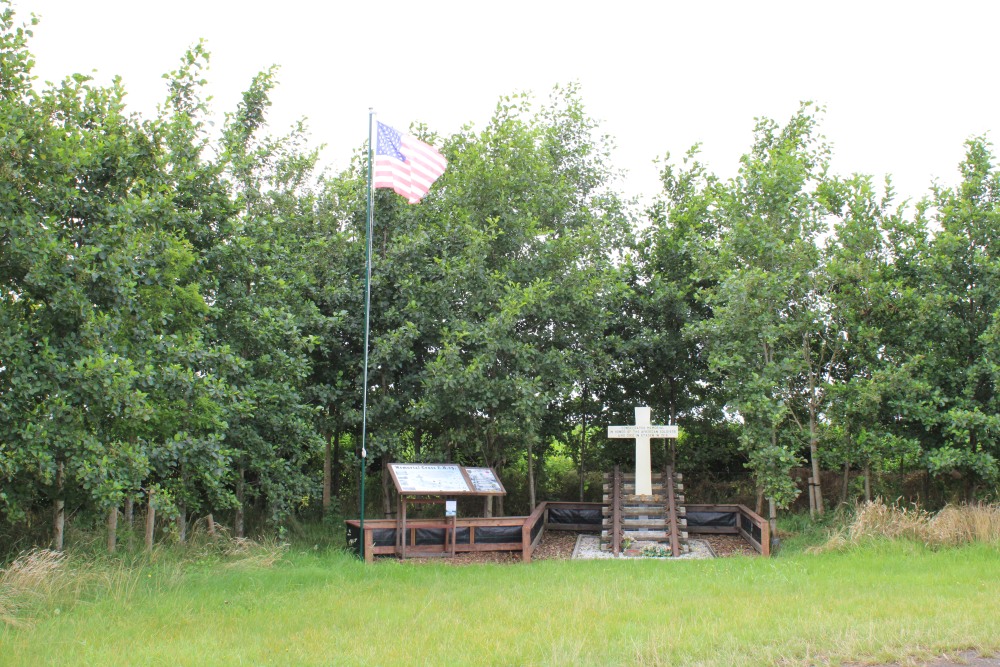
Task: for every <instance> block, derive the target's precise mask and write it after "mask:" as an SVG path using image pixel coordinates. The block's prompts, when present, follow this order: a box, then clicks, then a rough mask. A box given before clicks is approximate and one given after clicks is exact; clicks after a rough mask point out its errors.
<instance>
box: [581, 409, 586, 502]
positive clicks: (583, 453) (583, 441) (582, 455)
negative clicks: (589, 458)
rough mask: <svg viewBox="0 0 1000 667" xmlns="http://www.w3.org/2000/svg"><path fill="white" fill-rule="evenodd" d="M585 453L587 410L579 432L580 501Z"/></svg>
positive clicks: (584, 470)
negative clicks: (581, 429)
mask: <svg viewBox="0 0 1000 667" xmlns="http://www.w3.org/2000/svg"><path fill="white" fill-rule="evenodd" d="M586 453H587V411H586V410H584V412H583V431H582V432H581V433H580V502H581V503H582V502H583V492H584V485H585V484H586V481H587V466H586V460H585V455H586Z"/></svg>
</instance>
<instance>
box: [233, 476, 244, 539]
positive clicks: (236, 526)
mask: <svg viewBox="0 0 1000 667" xmlns="http://www.w3.org/2000/svg"><path fill="white" fill-rule="evenodd" d="M243 475H244V472H243V467H242V466H240V469H239V475H237V476H236V511H235V512H234V513H233V537H243V501H244V498H245V496H246V492H245V491H244V489H243V484H244V481H243Z"/></svg>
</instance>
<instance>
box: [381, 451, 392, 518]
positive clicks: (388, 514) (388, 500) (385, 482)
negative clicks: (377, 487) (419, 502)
mask: <svg viewBox="0 0 1000 667" xmlns="http://www.w3.org/2000/svg"><path fill="white" fill-rule="evenodd" d="M391 487H392V478H391V476H390V475H389V457H388V456H387V455H383V456H382V516H384V517H385V518H386V519H391V518H392V488H391Z"/></svg>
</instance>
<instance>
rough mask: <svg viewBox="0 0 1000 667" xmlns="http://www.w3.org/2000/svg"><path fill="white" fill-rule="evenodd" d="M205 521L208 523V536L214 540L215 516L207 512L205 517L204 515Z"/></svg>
mask: <svg viewBox="0 0 1000 667" xmlns="http://www.w3.org/2000/svg"><path fill="white" fill-rule="evenodd" d="M205 523H206V524H208V536H209V537H210V538H212V539H213V540H214V539H215V537H216V533H215V517H214V516H212V515H211V514H209V515H208V516H207V517H205Z"/></svg>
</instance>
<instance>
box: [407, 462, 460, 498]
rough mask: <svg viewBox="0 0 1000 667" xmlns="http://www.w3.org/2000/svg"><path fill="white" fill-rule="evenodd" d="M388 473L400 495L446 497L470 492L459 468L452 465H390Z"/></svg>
mask: <svg viewBox="0 0 1000 667" xmlns="http://www.w3.org/2000/svg"><path fill="white" fill-rule="evenodd" d="M389 473H390V474H391V475H392V480H393V482H395V484H396V490H397V491H399V492H400V493H409V494H418V495H438V494H441V495H448V494H464V493H469V492H471V491H472V489H471V488H469V483H468V481H466V479H465V475H463V474H462V468H461V466H459V465H456V464H454V463H442V464H430V463H390V464H389Z"/></svg>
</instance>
